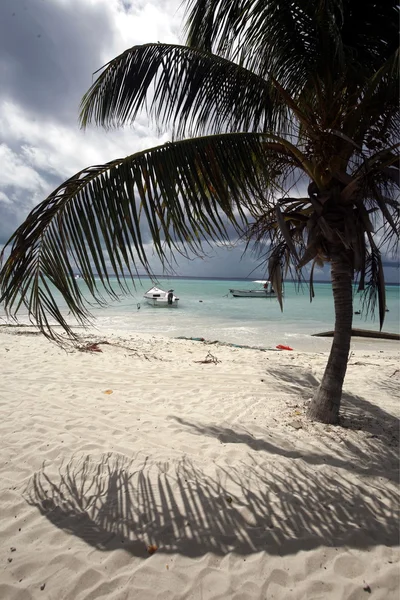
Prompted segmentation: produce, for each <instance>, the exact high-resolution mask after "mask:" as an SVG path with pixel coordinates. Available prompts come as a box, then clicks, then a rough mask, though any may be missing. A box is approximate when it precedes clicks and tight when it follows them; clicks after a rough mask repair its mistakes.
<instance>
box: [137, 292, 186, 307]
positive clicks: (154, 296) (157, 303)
mask: <svg viewBox="0 0 400 600" xmlns="http://www.w3.org/2000/svg"><path fill="white" fill-rule="evenodd" d="M143 298H144V299H145V300H146V302H147V304H150V306H154V307H155V308H177V306H178V302H179V298H177V297H176V296H175V295H174V293H173V290H168V291H167V292H166V291H165V290H161V289H160V288H158V287H152V288H151V289H150V290H148V291H147V292H146V293H145V294H144V296H143Z"/></svg>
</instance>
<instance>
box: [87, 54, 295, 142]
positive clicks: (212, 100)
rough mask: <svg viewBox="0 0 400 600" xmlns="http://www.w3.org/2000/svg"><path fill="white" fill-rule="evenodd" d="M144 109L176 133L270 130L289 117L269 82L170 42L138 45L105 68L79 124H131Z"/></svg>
mask: <svg viewBox="0 0 400 600" xmlns="http://www.w3.org/2000/svg"><path fill="white" fill-rule="evenodd" d="M144 108H146V109H147V110H148V112H149V114H150V115H152V116H153V117H155V119H156V120H157V122H160V121H162V122H163V124H164V126H165V127H168V126H174V127H175V128H176V129H177V133H178V135H180V136H182V135H183V134H185V135H187V134H198V133H200V132H203V131H207V130H208V131H209V132H211V131H213V132H220V131H266V130H271V129H274V127H275V126H276V125H277V124H278V123H279V119H280V118H282V115H283V114H285V108H284V105H283V104H282V103H279V102H277V98H276V94H275V92H274V91H273V89H272V91H271V86H270V84H269V83H268V82H266V81H264V80H263V79H262V78H260V77H258V76H257V75H255V74H254V73H252V72H251V71H249V70H247V69H244V68H243V67H240V66H238V65H237V64H234V63H232V62H230V61H228V60H226V59H224V58H220V57H218V56H214V55H212V54H210V53H208V52H205V51H203V50H196V49H193V48H188V47H185V46H177V45H168V44H146V45H143V46H134V47H133V48H130V49H129V50H126V51H125V52H123V53H122V54H120V55H119V56H117V57H116V58H115V59H114V60H112V61H111V62H110V63H108V64H107V65H105V67H104V68H103V70H102V72H101V74H100V75H99V76H98V78H97V79H96V81H95V82H94V84H93V85H92V86H91V88H90V89H89V90H88V92H87V93H86V94H85V96H84V97H83V100H82V104H81V116H80V119H81V123H82V125H83V126H84V127H86V125H87V124H88V123H89V122H94V123H96V124H98V125H103V126H107V127H114V126H115V127H118V126H121V125H124V124H126V123H132V122H133V121H134V120H135V118H136V116H137V114H138V112H139V111H140V110H142V109H144Z"/></svg>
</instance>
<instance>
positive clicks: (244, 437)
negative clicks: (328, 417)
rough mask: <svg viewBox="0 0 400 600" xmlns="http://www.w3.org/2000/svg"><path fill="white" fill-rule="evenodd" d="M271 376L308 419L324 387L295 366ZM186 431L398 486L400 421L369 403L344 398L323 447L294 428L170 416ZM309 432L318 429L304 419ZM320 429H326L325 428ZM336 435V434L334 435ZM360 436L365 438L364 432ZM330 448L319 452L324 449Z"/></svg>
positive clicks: (320, 436)
mask: <svg viewBox="0 0 400 600" xmlns="http://www.w3.org/2000/svg"><path fill="white" fill-rule="evenodd" d="M268 374H269V375H270V376H271V377H273V378H274V388H275V389H277V390H278V391H279V390H280V389H281V390H282V392H283V393H285V395H286V397H288V395H289V398H290V396H292V397H293V401H296V402H299V400H300V401H303V402H304V405H303V411H302V412H303V414H302V417H305V408H306V406H307V401H308V399H309V398H310V396H311V395H312V394H313V392H314V391H315V389H316V388H317V387H318V385H319V381H318V380H317V379H316V378H315V377H314V376H313V375H312V374H311V373H309V372H304V371H303V370H302V369H300V368H296V367H292V366H291V367H290V369H288V368H282V369H272V370H269V371H268ZM170 418H171V419H173V420H175V421H176V422H177V423H179V424H180V425H182V426H184V427H185V428H189V429H190V430H191V431H192V432H193V433H195V434H196V435H200V436H204V435H206V436H209V437H214V438H217V439H218V440H219V441H220V442H221V443H223V444H246V445H247V446H248V447H249V448H251V449H252V450H254V451H256V452H260V451H261V452H265V453H268V454H272V455H279V456H281V457H284V458H288V459H300V460H302V461H304V462H305V463H307V464H309V465H321V464H326V465H330V466H332V467H336V468H340V469H344V470H347V471H350V472H351V473H354V474H358V475H361V476H378V477H382V478H385V479H387V480H391V481H395V482H398V481H399V456H398V448H399V419H398V418H397V417H395V416H393V415H391V414H390V413H388V412H387V411H385V410H383V409H382V408H380V407H379V406H377V405H375V404H372V403H371V402H369V401H368V400H366V399H364V398H362V397H360V396H355V395H353V394H349V393H343V401H342V408H341V417H340V425H339V426H337V427H333V428H332V427H331V428H330V433H331V435H325V434H324V433H326V432H324V430H322V431H318V446H319V447H318V448H317V449H316V447H315V446H314V445H313V444H312V437H311V438H310V443H309V444H307V441H308V440H304V439H302V443H301V446H300V445H299V444H298V436H297V434H296V433H292V431H293V430H292V429H291V428H290V427H288V428H287V430H285V432H284V433H282V432H281V433H279V431H278V430H277V429H276V427H275V426H273V427H270V426H269V424H268V423H266V424H265V426H264V427H259V426H258V425H249V427H248V428H247V429H244V427H242V426H240V425H237V426H236V427H235V429H232V428H230V427H225V426H224V425H214V424H213V425H204V424H199V423H193V422H190V421H187V420H184V419H182V418H180V417H173V416H172V417H170ZM303 425H304V427H306V428H307V427H308V428H310V429H311V431H312V433H313V434H314V437H315V431H314V432H313V430H312V428H313V427H314V425H313V424H312V423H311V422H310V421H308V419H306V418H304V419H303ZM320 427H323V426H322V425H321V426H320ZM332 432H333V435H332ZM359 432H360V433H359ZM321 446H322V448H324V446H325V448H324V449H323V450H320V448H321Z"/></svg>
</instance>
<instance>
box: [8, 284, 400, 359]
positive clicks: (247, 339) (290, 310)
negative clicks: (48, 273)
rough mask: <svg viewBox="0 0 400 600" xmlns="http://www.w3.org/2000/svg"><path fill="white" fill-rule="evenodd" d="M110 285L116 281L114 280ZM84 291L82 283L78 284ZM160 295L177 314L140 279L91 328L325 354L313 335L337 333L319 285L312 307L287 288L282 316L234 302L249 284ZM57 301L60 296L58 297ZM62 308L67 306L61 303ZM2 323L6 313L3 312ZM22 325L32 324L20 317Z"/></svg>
mask: <svg viewBox="0 0 400 600" xmlns="http://www.w3.org/2000/svg"><path fill="white" fill-rule="evenodd" d="M111 281H112V280H111ZM78 283H79V286H80V287H81V288H82V291H84V289H85V283H84V281H83V280H78ZM156 283H157V285H158V286H159V287H161V288H162V289H171V288H172V289H174V291H175V295H177V296H178V297H179V298H180V302H179V306H178V308H176V309H168V308H154V307H152V306H149V305H148V304H147V303H146V302H145V300H144V299H143V293H144V292H146V291H147V290H148V289H149V288H150V287H152V285H153V283H152V281H151V280H150V279H148V278H145V277H143V278H141V279H140V280H137V281H135V285H134V284H133V283H130V284H129V285H130V290H131V295H128V296H120V297H119V300H118V301H114V302H112V303H111V304H110V305H109V306H107V307H100V306H96V305H95V306H93V307H92V311H91V312H92V315H93V317H94V319H93V323H94V325H95V327H96V328H97V329H98V330H99V331H105V330H110V329H113V330H118V331H119V332H126V333H134V332H137V333H140V332H142V333H150V334H161V335H166V336H171V337H178V336H185V337H197V338H198V337H201V338H205V339H207V340H219V341H223V342H228V343H234V344H243V345H250V346H261V347H272V346H275V345H277V344H288V345H290V346H292V347H293V348H298V349H306V348H310V349H311V348H313V349H314V348H315V349H316V350H317V349H321V350H324V349H326V347H328V346H329V345H330V341H331V340H330V339H329V338H312V337H311V335H312V334H313V333H318V332H322V331H327V330H331V329H333V325H334V311H333V297H332V289H331V286H330V284H329V283H316V284H315V285H314V288H315V297H314V299H313V301H312V302H311V303H310V296H309V289H308V286H307V285H303V287H302V288H300V289H299V288H298V286H297V285H296V284H294V283H293V282H287V283H285V286H284V294H285V297H284V310H283V312H281V310H280V307H279V304H278V302H277V300H276V299H268V298H233V297H232V296H231V295H230V294H229V289H230V288H240V289H243V288H249V289H251V288H254V287H259V286H257V284H254V283H252V282H251V281H249V280H222V279H198V278H197V279H195V278H187V277H185V278H183V277H182V278H179V277H174V278H169V279H168V278H163V277H160V278H159V279H157V281H156ZM399 292H400V287H399V286H396V285H393V286H391V285H388V286H387V288H386V295H387V302H386V304H387V308H388V309H389V312H387V313H386V319H385V324H384V327H383V330H384V331H390V332H395V333H399V330H400V327H399V308H400V293H399ZM56 297H57V295H56ZM58 300H59V304H60V306H63V304H64V303H63V300H62V298H61V297H59V299H58ZM358 310H361V298H360V295H359V294H357V293H355V295H354V311H358ZM0 317H3V318H4V313H2V312H0ZM19 320H20V322H21V323H26V322H28V319H27V316H26V315H24V314H21V316H20V318H19ZM353 327H357V328H363V329H374V330H379V321H378V315H377V314H376V315H375V317H374V316H371V315H370V316H364V315H354V320H353Z"/></svg>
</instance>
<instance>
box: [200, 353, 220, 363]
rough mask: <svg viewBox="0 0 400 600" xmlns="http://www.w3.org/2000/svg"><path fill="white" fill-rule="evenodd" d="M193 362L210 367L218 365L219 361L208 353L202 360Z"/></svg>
mask: <svg viewBox="0 0 400 600" xmlns="http://www.w3.org/2000/svg"><path fill="white" fill-rule="evenodd" d="M194 362H196V363H201V364H202V365H211V364H213V365H216V364H218V363H220V362H221V361H220V360H218V358H217V357H216V356H214V354H211V352H209V353H208V354H207V356H206V357H205V359H204V360H195V361H194Z"/></svg>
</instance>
